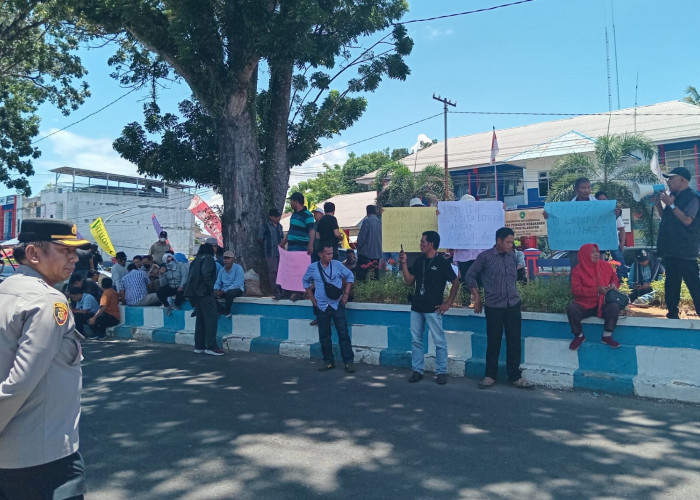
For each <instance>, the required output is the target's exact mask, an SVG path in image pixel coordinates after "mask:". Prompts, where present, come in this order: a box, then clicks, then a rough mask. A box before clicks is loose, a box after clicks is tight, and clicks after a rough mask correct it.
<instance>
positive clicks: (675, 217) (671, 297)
mask: <svg viewBox="0 0 700 500" xmlns="http://www.w3.org/2000/svg"><path fill="white" fill-rule="evenodd" d="M664 177H666V179H668V181H667V182H668V188H669V189H670V191H671V194H666V192H665V191H664V192H662V193H661V195H660V196H658V197H657V198H656V199H655V200H654V202H655V205H656V210H657V211H658V212H659V215H661V222H660V223H659V240H658V242H657V243H656V247H657V252H658V254H659V256H660V257H661V260H662V261H663V263H664V267H665V268H666V282H665V286H664V289H665V294H666V308H667V309H668V312H667V313H666V317H667V318H670V319H678V317H679V316H678V305H679V304H680V301H681V280H682V281H685V286H687V287H688V291H689V292H690V296H691V297H692V298H693V303H694V304H695V311H700V278H699V277H698V248H699V247H700V221H699V220H698V208H700V199H698V194H697V193H696V192H695V191H693V190H692V189H690V186H689V182H688V181H690V172H689V171H688V169H687V168H684V167H678V168H674V169H673V170H671V172H669V173H668V174H664ZM661 202H663V203H664V204H665V205H666V208H663V207H662V206H661Z"/></svg>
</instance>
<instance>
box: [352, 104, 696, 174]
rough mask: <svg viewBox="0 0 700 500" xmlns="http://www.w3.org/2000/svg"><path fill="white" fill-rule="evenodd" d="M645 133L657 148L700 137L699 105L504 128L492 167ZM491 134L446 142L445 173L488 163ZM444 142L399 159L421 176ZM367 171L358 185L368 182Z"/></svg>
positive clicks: (654, 106) (631, 110) (437, 160)
mask: <svg viewBox="0 0 700 500" xmlns="http://www.w3.org/2000/svg"><path fill="white" fill-rule="evenodd" d="M635 132H636V133H640V134H644V135H645V136H646V137H647V138H649V139H650V140H651V141H652V142H654V143H656V144H668V143H672V142H685V141H689V140H694V139H700V106H695V105H693V104H690V103H686V102H683V101H669V102H662V103H658V104H651V105H648V106H639V107H637V108H626V109H620V110H617V111H612V112H611V113H599V114H591V115H584V116H575V117H572V118H566V119H563V120H555V121H548V122H542V123H533V124H531V125H523V126H520V127H513V128H507V129H500V130H499V129H496V136H497V137H498V145H499V148H500V151H499V153H498V155H497V156H496V163H497V164H499V163H506V162H517V161H524V160H526V159H532V158H542V157H545V156H558V155H562V154H567V153H569V152H586V151H593V148H594V146H595V144H594V143H593V142H589V141H586V139H588V138H590V139H593V140H595V138H597V137H600V136H602V135H605V134H606V133H610V134H614V135H622V134H625V133H635ZM492 134H493V132H492V131H491V130H489V131H488V132H481V133H479V134H472V135H465V136H461V137H453V138H450V139H448V144H447V145H448V155H449V158H448V159H449V170H452V171H454V170H461V169H465V168H476V167H483V166H486V165H489V164H490V160H491V158H490V155H491V138H492ZM444 149H445V143H444V141H441V142H438V143H436V144H434V145H432V146H430V147H428V148H426V149H423V150H422V151H419V152H418V153H417V154H418V158H416V155H415V154H414V155H411V156H407V157H406V158H403V159H402V160H401V161H402V162H403V163H404V164H405V165H406V166H408V167H409V168H410V169H411V170H412V171H416V172H420V171H422V170H423V169H425V167H427V166H428V165H435V164H437V165H443V162H444ZM375 173H376V172H370V173H369V174H367V175H364V176H362V177H360V178H359V179H358V182H363V183H367V182H371V181H372V180H373V179H374V176H375Z"/></svg>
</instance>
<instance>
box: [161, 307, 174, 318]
mask: <svg viewBox="0 0 700 500" xmlns="http://www.w3.org/2000/svg"><path fill="white" fill-rule="evenodd" d="M163 311H164V312H165V315H166V316H170V315H171V314H172V313H173V310H172V309H171V308H170V306H167V307H164V308H163Z"/></svg>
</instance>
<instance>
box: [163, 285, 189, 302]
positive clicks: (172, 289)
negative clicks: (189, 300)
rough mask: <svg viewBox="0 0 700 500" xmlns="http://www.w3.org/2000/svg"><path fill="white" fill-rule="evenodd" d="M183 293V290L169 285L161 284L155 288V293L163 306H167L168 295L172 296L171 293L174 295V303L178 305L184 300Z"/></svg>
mask: <svg viewBox="0 0 700 500" xmlns="http://www.w3.org/2000/svg"><path fill="white" fill-rule="evenodd" d="M184 293H185V292H184V291H182V292H180V291H178V289H177V288H175V287H172V286H170V285H165V286H162V287H160V288H159V289H158V290H156V295H157V296H158V299H159V300H160V302H161V304H163V306H165V307H167V306H168V297H172V296H173V295H174V296H175V301H174V302H175V305H176V306H178V307H180V306H181V305H182V303H183V302H184V301H185V297H184V295H183V294H184Z"/></svg>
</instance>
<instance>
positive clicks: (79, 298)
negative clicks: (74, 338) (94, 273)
mask: <svg viewBox="0 0 700 500" xmlns="http://www.w3.org/2000/svg"><path fill="white" fill-rule="evenodd" d="M68 295H69V296H70V300H71V302H72V303H73V304H74V305H73V307H71V311H72V312H73V317H74V318H75V329H76V330H78V331H79V332H80V334H81V335H83V336H85V323H87V322H88V320H89V319H90V318H92V317H93V316H94V315H95V313H96V312H97V311H98V310H99V309H100V305H99V304H98V303H97V301H96V300H95V297H93V296H92V295H90V294H89V293H83V289H82V288H80V287H79V286H75V285H73V286H71V287H70V288H69V289H68Z"/></svg>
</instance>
